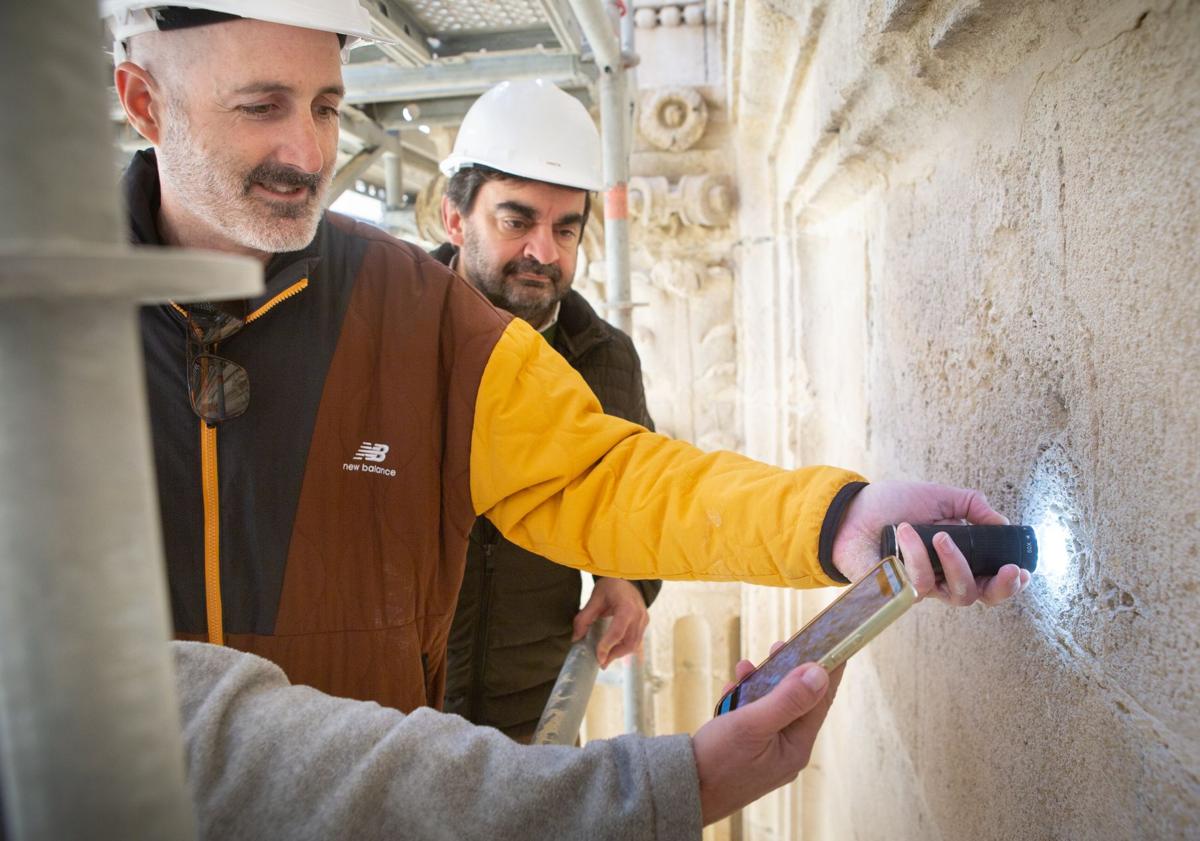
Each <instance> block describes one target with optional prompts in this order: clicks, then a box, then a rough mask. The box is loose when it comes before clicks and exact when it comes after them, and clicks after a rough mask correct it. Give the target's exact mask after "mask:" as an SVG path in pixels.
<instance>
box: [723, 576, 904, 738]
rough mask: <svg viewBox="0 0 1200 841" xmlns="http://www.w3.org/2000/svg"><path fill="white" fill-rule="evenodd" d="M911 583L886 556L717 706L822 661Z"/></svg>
mask: <svg viewBox="0 0 1200 841" xmlns="http://www.w3.org/2000/svg"><path fill="white" fill-rule="evenodd" d="M908 586H910V585H908V584H907V582H906V581H902V580H901V579H900V576H899V574H898V572H897V570H896V562H895V559H894V558H888V559H886V560H885V561H884V562H883V563H881V564H880V565H879V566H877V567H876V568H875V570H874V571H873V572H872V573H869V574H868V575H866V576H864V577H863V578H862V579H860V580H859V581H858V582H857V583H856V584H854V585H853V586H851V587H849V588H848V589H847V590H845V591H844V592H843V593H842V594H841V595H840V596H838V598H837V599H836V600H834V601H833V602H832V603H831V604H830V605H829V606H828V607H826V608H825V609H824V610H823V611H821V612H820V613H819V614H817V616H816V617H815V618H814V619H813V620H812V621H811V622H809V623H808V624H807V625H805V626H804V627H803V628H801V629H800V631H799V632H798V633H797V634H796V635H795V636H793V637H792V638H791V639H790V640H788V641H787V642H786V643H784V644H783V646H781V647H780V648H779V650H778V651H776V652H775V653H774V654H772V655H771V656H770V657H768V658H767V659H766V660H765V661H763V663H762V665H760V666H759V667H758V668H757V669H755V670H754V671H753V672H751V673H750V674H749V675H747V676H746V677H745V678H744V679H743V680H742V682H741V683H739V684H738V685H737V686H735V687H734V688H733V689H731V690H730V691H729V692H728V694H726V695H725V697H724V698H722V699H721V702H720V704H719V705H718V706H717V715H720V714H721V713H726V712H729V711H730V710H732V709H736V708H738V707H740V706H743V705H744V704H749V703H750V702H751V701H756V700H758V699H759V698H761V697H763V696H764V695H766V694H767V693H768V692H770V691H771V690H772V689H773V688H774V687H775V685H776V684H777V683H779V681H781V680H783V678H784V677H786V676H787V674H788V672H790V671H791V670H792V669H794V668H796V667H797V666H800V665H803V664H804V663H816V662H819V661H820V660H821V659H822V658H823V657H825V656H826V655H828V654H829V652H831V651H833V649H834V648H835V647H836V646H837V645H838V644H839V643H841V642H842V641H844V640H845V639H846V638H847V637H850V636H851V635H852V634H854V633H855V632H856V631H858V629H859V628H860V627H862V625H864V624H865V623H867V622H868V621H869V620H870V619H871V618H872V617H873V616H875V615H876V614H877V613H878V612H879V611H880V610H882V609H883V608H884V607H886V606H888V604H890V603H891V602H892V600H893V599H894V598H896V597H897V596H899V595H900V594H901V593H902V592H903V591H904V590H905V588H906V587H908ZM901 612H902V611H901ZM899 614H900V612H897V614H896V615H897V616H899Z"/></svg>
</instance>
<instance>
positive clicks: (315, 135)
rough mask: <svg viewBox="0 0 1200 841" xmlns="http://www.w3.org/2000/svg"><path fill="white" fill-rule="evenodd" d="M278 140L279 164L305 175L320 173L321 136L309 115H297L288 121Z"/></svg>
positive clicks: (323, 155) (321, 157)
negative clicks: (291, 167) (293, 168)
mask: <svg viewBox="0 0 1200 841" xmlns="http://www.w3.org/2000/svg"><path fill="white" fill-rule="evenodd" d="M280 140H281V142H280V147H279V151H278V155H277V157H278V160H279V163H281V164H287V165H288V166H293V167H295V168H296V169H298V170H300V171H301V172H306V173H314V172H320V171H321V169H322V167H324V166H325V153H324V151H323V150H322V149H321V135H320V132H319V130H318V128H317V124H316V121H315V120H314V118H313V116H312V115H311V114H307V113H299V114H297V115H296V116H295V117H293V118H292V119H291V120H289V121H288V124H287V128H286V130H285V133H284V134H283V136H282V137H281V138H280Z"/></svg>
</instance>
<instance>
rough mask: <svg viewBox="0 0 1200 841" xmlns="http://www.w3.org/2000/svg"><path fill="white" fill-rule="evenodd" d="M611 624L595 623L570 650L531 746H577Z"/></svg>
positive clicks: (607, 621)
mask: <svg viewBox="0 0 1200 841" xmlns="http://www.w3.org/2000/svg"><path fill="white" fill-rule="evenodd" d="M609 622H610V620H608V619H601V620H599V621H598V622H594V623H593V624H592V627H591V628H589V629H588V632H587V634H586V635H585V636H584V638H583V639H581V640H579V641H578V642H576V643H574V644H573V645H572V646H571V648H570V649H569V650H568V651H567V657H566V659H565V660H563V665H562V668H561V669H560V670H559V672H558V679H557V680H556V681H555V682H554V688H553V689H551V690H550V698H549V699H548V700H547V701H546V708H545V709H544V710H542V717H541V718H540V719H538V723H537V728H536V729H535V730H534V731H533V739H532V740H531V741H530V744H534V745H573V744H575V741H576V739H578V738H579V727H580V725H581V724H583V716H584V714H585V713H586V712H587V705H588V700H589V699H590V698H591V697H592V688H593V687H594V686H595V685H596V674H597V673H598V672H599V671H600V661H599V660H598V659H597V658H596V646H597V644H599V642H600V638H601V637H603V636H604V632H605V631H606V630H607V629H608V625H609Z"/></svg>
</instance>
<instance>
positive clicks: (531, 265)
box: [504, 257, 562, 283]
mask: <svg viewBox="0 0 1200 841" xmlns="http://www.w3.org/2000/svg"><path fill="white" fill-rule="evenodd" d="M504 273H505V274H506V275H512V274H540V275H541V276H542V277H544V278H548V279H549V280H552V281H554V282H555V283H558V282H559V281H560V280H562V269H560V268H559V267H558V266H555V265H553V264H551V263H539V262H538V261H537V260H534V259H533V258H532V257H522V258H521V259H519V260H509V261H508V262H507V263H505V264H504Z"/></svg>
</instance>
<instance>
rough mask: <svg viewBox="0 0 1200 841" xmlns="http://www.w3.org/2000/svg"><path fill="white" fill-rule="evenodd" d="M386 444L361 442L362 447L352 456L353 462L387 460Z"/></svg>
mask: <svg viewBox="0 0 1200 841" xmlns="http://www.w3.org/2000/svg"><path fill="white" fill-rule="evenodd" d="M390 449H391V447H389V446H388V445H387V444H372V443H371V442H370V441H363V442H362V446H361V447H359V448H358V452H356V453H355V454H354V459H353V460H354V461H383V460H384V459H385V458H387V454H388V450H390Z"/></svg>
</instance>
